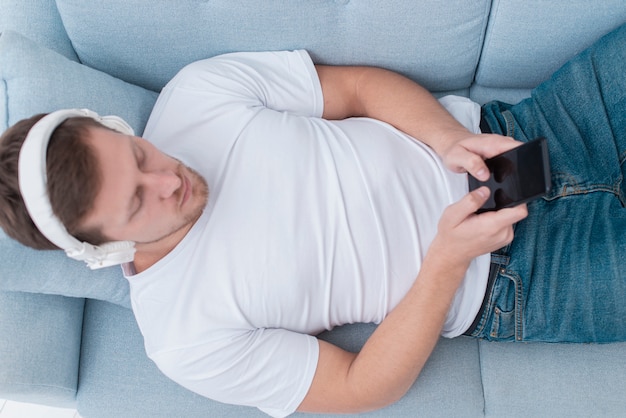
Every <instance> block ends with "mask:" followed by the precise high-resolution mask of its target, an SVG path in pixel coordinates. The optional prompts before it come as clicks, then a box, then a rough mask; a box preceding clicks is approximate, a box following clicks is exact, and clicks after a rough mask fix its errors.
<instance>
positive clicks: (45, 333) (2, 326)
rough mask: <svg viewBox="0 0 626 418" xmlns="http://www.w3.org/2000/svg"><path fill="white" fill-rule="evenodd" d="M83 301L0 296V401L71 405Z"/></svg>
mask: <svg viewBox="0 0 626 418" xmlns="http://www.w3.org/2000/svg"><path fill="white" fill-rule="evenodd" d="M83 307H84V300H83V299H73V298H66V297H62V296H51V295H41V294H30V293H20V292H0V335H1V336H2V337H1V338H0V397H3V398H8V399H13V400H16V401H23V402H35V403H43V404H46V405H53V406H58V407H73V406H74V405H75V402H76V391H77V386H78V367H79V366H78V363H79V361H80V356H79V355H80V345H81V336H82V324H83Z"/></svg>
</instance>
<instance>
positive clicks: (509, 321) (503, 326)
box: [489, 307, 515, 340]
mask: <svg viewBox="0 0 626 418" xmlns="http://www.w3.org/2000/svg"><path fill="white" fill-rule="evenodd" d="M494 314H495V315H494V319H493V322H492V326H491V331H490V333H489V336H490V337H491V338H496V339H498V340H508V339H513V338H514V337H515V309H513V310H512V311H503V310H502V309H500V308H498V307H496V309H495V311H494Z"/></svg>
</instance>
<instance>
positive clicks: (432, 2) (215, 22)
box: [57, 0, 491, 91]
mask: <svg viewBox="0 0 626 418" xmlns="http://www.w3.org/2000/svg"><path fill="white" fill-rule="evenodd" d="M57 4H58V5H59V11H60V14H61V17H62V19H63V23H64V24H65V28H66V30H67V32H68V35H69V37H70V39H71V40H72V44H73V45H74V47H75V49H76V51H77V54H78V56H79V57H80V59H81V61H82V62H83V63H86V64H87V65H89V66H91V67H94V68H98V69H100V70H102V71H105V72H107V73H109V74H112V75H115V76H116V77H119V78H121V79H124V80H126V81H129V82H132V83H134V84H138V85H142V86H144V87H148V88H151V89H153V90H158V89H160V88H161V87H162V86H163V85H164V84H165V83H166V82H167V81H168V80H169V79H170V78H171V77H172V76H173V75H174V74H175V73H176V72H177V71H178V70H179V69H180V68H182V66H184V65H185V64H188V63H190V62H193V61H196V60H198V59H202V58H208V57H211V56H214V55H218V54H221V53H225V52H232V51H259V50H280V49H306V50H308V51H309V52H310V53H311V55H312V56H313V59H314V61H316V62H318V63H326V64H368V65H379V66H384V67H387V68H390V69H393V70H396V71H400V72H402V73H404V74H406V75H408V76H410V77H411V78H413V79H415V80H417V81H420V82H421V83H423V84H424V85H425V86H426V87H427V88H428V89H430V90H431V91H452V90H460V89H466V88H467V87H469V85H470V84H471V83H472V80H473V78H474V70H475V68H476V65H477V62H478V58H479V55H480V51H481V47H482V43H483V35H484V29H485V26H486V24H487V16H488V10H489V7H490V4H491V1H490V0H475V1H466V0H448V1H445V2H441V1H438V0H422V1H415V2H412V1H391V2H389V1H387V2H383V3H381V2H350V1H346V0H324V1H315V2H302V1H300V2H294V1H292V0H278V1H271V2H264V3H263V7H250V3H249V2H246V1H241V0H237V1H230V2H226V3H225V2H212V1H209V2H207V1H204V0H188V1H185V3H184V4H185V7H180V6H181V5H180V3H179V2H160V3H159V6H158V7H154V4H153V3H152V2H146V1H144V0H109V1H106V2H85V1H83V0H57ZM181 22H184V23H182V24H181Z"/></svg>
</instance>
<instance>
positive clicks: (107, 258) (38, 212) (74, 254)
mask: <svg viewBox="0 0 626 418" xmlns="http://www.w3.org/2000/svg"><path fill="white" fill-rule="evenodd" d="M73 117H89V118H92V119H94V120H95V121H97V122H99V123H101V124H102V125H104V126H106V127H107V128H110V129H113V130H115V131H118V132H121V133H123V134H127V135H133V134H134V132H133V129H132V128H131V127H130V126H129V125H128V124H127V123H126V122H125V121H124V120H123V119H121V118H119V117H117V116H104V117H101V116H99V115H98V114H97V113H95V112H92V111H91V110H88V109H66V110H59V111H56V112H52V113H50V114H48V115H46V116H44V117H43V118H42V119H41V120H39V121H38V122H37V123H36V124H35V125H34V126H33V127H32V128H31V129H30V131H29V132H28V135H27V136H26V140H25V141H24V144H23V145H22V149H21V150H20V156H19V163H18V180H19V186H20V192H21V194H22V198H23V199H24V204H25V205H26V209H27V211H28V214H29V215H30V217H31V219H32V220H33V222H34V223H35V225H36V226H37V228H38V229H39V231H40V232H41V233H42V234H43V235H44V236H45V237H46V238H48V240H50V242H52V243H53V244H54V245H56V246H57V247H60V248H62V249H63V250H65V253H66V254H67V255H68V257H71V258H73V259H75V260H82V261H85V262H86V263H87V265H88V266H89V268H91V269H97V268H102V267H108V266H113V265H116V264H122V263H127V262H131V261H133V259H134V255H135V243H134V242H132V241H116V242H109V243H106V244H103V245H100V246H96V245H92V244H89V243H87V242H80V241H79V240H77V239H76V238H75V237H73V236H72V235H70V233H69V232H67V229H65V226H64V225H63V223H62V222H61V221H60V220H59V218H57V216H56V215H55V214H54V212H53V211H52V205H51V204H50V199H49V197H48V189H47V184H48V175H47V171H46V155H47V151H48V143H49V142H50V137H51V136H52V133H53V132H54V130H55V129H56V128H57V127H58V126H59V125H61V124H62V123H63V122H65V121H66V120H67V119H69V118H73Z"/></svg>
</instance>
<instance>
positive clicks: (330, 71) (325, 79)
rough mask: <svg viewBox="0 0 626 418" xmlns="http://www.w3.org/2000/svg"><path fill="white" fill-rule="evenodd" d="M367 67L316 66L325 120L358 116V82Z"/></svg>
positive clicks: (359, 111) (359, 109) (359, 108)
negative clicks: (322, 97)
mask: <svg viewBox="0 0 626 418" xmlns="http://www.w3.org/2000/svg"><path fill="white" fill-rule="evenodd" d="M366 68H367V67H341V66H329V65H316V66H315V69H316V70H317V74H318V77H319V79H320V84H321V86H322V94H323V96H324V114H323V117H324V118H325V119H345V118H347V117H351V116H360V115H361V114H362V109H361V107H360V103H359V100H358V88H357V87H358V80H359V78H360V77H361V75H362V73H363V71H364V70H365V69H366Z"/></svg>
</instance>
